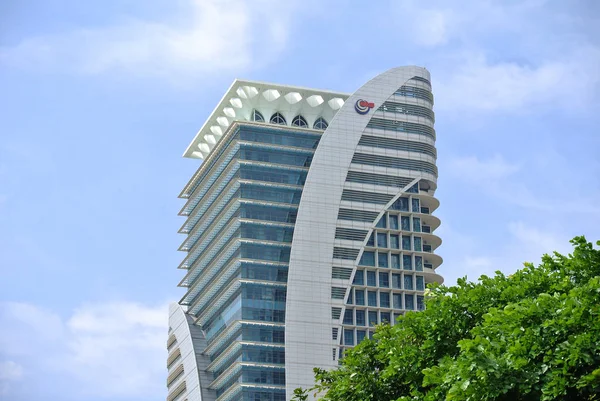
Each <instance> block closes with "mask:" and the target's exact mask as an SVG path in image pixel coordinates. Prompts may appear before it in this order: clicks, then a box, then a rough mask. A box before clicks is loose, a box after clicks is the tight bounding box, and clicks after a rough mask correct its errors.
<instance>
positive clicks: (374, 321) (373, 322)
mask: <svg viewBox="0 0 600 401" xmlns="http://www.w3.org/2000/svg"><path fill="white" fill-rule="evenodd" d="M375 325H377V312H373V311H370V312H369V326H371V327H373V326H375Z"/></svg>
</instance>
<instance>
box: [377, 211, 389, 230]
mask: <svg viewBox="0 0 600 401" xmlns="http://www.w3.org/2000/svg"><path fill="white" fill-rule="evenodd" d="M375 227H378V228H387V224H385V214H384V215H383V216H381V218H380V219H379V221H378V222H377V225H375Z"/></svg>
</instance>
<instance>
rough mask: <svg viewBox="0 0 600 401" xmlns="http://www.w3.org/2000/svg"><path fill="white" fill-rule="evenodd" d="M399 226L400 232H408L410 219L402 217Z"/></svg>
mask: <svg viewBox="0 0 600 401" xmlns="http://www.w3.org/2000/svg"><path fill="white" fill-rule="evenodd" d="M400 224H401V227H402V231H410V217H408V216H402V217H401V218H400Z"/></svg>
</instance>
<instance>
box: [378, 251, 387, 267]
mask: <svg viewBox="0 0 600 401" xmlns="http://www.w3.org/2000/svg"><path fill="white" fill-rule="evenodd" d="M377 262H378V263H379V265H378V266H379V267H389V264H388V254H387V253H386V252H378V255H377Z"/></svg>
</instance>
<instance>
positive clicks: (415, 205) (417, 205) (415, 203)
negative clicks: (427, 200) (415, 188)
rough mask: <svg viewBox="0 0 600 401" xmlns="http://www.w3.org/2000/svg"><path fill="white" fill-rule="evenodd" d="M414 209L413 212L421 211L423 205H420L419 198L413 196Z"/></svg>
mask: <svg viewBox="0 0 600 401" xmlns="http://www.w3.org/2000/svg"><path fill="white" fill-rule="evenodd" d="M412 211H413V213H420V212H421V206H420V205H419V200H418V199H415V198H413V200H412Z"/></svg>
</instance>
